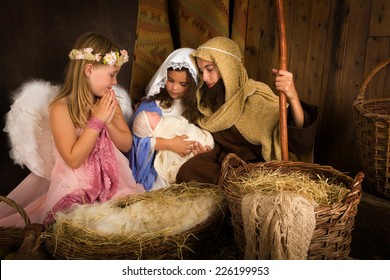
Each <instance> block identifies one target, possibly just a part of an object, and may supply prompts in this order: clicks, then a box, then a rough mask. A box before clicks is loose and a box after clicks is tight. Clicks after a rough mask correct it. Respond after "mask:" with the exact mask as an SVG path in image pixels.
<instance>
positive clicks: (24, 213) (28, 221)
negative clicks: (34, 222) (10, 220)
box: [0, 195, 30, 226]
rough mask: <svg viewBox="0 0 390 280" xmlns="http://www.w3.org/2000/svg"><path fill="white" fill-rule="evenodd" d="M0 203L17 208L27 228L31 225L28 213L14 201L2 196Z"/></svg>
mask: <svg viewBox="0 0 390 280" xmlns="http://www.w3.org/2000/svg"><path fill="white" fill-rule="evenodd" d="M0 201H2V202H5V203H6V204H8V205H9V206H11V207H13V208H15V209H16V210H17V211H18V212H19V214H20V216H22V218H23V220H24V223H25V224H26V226H28V225H30V218H29V217H28V215H27V213H26V211H25V210H24V209H23V208H22V207H21V206H20V205H19V204H17V203H16V202H15V201H13V200H12V199H10V198H8V197H6V196H2V195H0Z"/></svg>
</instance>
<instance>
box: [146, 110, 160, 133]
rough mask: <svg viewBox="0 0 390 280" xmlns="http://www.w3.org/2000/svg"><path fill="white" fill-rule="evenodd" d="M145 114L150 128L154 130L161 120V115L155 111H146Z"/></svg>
mask: <svg viewBox="0 0 390 280" xmlns="http://www.w3.org/2000/svg"><path fill="white" fill-rule="evenodd" d="M145 114H146V116H147V117H148V121H149V125H150V128H151V129H153V130H154V129H155V128H156V126H157V124H158V123H159V121H160V120H161V116H160V115H159V114H158V113H157V112H150V111H146V112H145Z"/></svg>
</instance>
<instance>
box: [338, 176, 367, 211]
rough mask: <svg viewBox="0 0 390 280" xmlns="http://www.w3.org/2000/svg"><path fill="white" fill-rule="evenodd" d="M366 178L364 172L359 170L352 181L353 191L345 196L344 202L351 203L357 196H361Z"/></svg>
mask: <svg viewBox="0 0 390 280" xmlns="http://www.w3.org/2000/svg"><path fill="white" fill-rule="evenodd" d="M363 179H364V173H363V172H361V171H359V172H358V173H357V174H356V176H355V178H354V179H353V182H352V187H351V191H350V192H349V193H348V195H347V196H346V197H345V198H344V200H343V202H344V203H346V204H349V203H351V202H352V201H354V200H355V199H356V196H359V195H360V194H361V192H362V182H363Z"/></svg>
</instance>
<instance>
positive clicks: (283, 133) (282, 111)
mask: <svg viewBox="0 0 390 280" xmlns="http://www.w3.org/2000/svg"><path fill="white" fill-rule="evenodd" d="M276 10H277V14H278V34H279V63H280V67H279V68H280V69H281V70H287V44H286V30H285V24H284V15H283V0H276ZM279 119H280V143H281V148H282V160H288V138H287V108H286V95H285V94H284V93H282V92H280V93H279Z"/></svg>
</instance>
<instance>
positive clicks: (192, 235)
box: [45, 183, 227, 260]
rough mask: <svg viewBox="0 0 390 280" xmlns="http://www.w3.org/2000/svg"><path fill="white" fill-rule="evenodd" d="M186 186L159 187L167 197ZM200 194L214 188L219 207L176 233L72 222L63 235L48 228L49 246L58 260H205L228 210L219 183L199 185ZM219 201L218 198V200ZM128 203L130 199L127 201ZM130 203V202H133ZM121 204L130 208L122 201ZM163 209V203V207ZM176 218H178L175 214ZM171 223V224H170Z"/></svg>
mask: <svg viewBox="0 0 390 280" xmlns="http://www.w3.org/2000/svg"><path fill="white" fill-rule="evenodd" d="M183 187H185V186H183V185H179V186H176V187H172V186H171V187H169V188H167V189H162V190H157V191H155V192H162V194H163V195H166V196H177V197H178V198H179V199H180V197H181V192H182V191H183V190H182V188H183ZM196 187H197V188H198V190H196V189H195V190H194V193H195V194H194V195H200V194H201V193H202V192H203V191H205V190H206V189H208V188H209V189H210V190H211V189H212V190H213V193H215V195H212V196H213V197H214V196H215V198H216V203H218V209H217V210H216V211H215V212H214V213H212V214H211V215H210V216H209V218H207V219H206V220H205V221H203V222H201V223H199V224H197V225H194V226H193V227H192V228H190V229H188V230H184V231H182V232H180V233H177V234H165V233H163V232H157V233H156V232H150V233H134V234H133V233H131V234H128V235H126V236H123V234H102V233H99V232H96V231H95V232H94V231H91V230H88V229H85V228H78V227H77V226H75V225H74V224H72V223H69V224H62V226H61V227H62V231H63V233H61V234H60V235H59V234H58V233H57V232H56V230H55V227H54V226H55V224H52V225H49V226H48V228H47V230H46V234H47V236H46V239H45V243H46V248H47V250H48V251H49V252H50V254H51V255H52V256H53V257H54V258H55V259H102V260H105V259H154V260H157V259H204V258H207V255H208V254H210V250H212V247H213V243H214V242H216V238H217V236H218V235H219V233H220V232H221V229H222V226H223V222H224V217H225V212H226V211H227V208H226V207H227V206H226V201H225V197H224V193H223V192H222V190H221V189H220V188H218V186H216V185H211V184H200V183H199V184H196ZM148 194H149V193H144V194H137V195H133V196H132V197H131V199H133V200H137V201H140V200H144V199H150V196H148ZM217 200H218V201H217ZM125 203H126V204H129V203H128V202H125ZM132 203H133V202H131V203H130V204H132ZM118 205H119V207H127V206H126V205H125V204H122V202H119V204H118ZM161 211H164V205H162V206H161ZM172 219H175V217H172ZM168 226H169V225H168Z"/></svg>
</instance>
